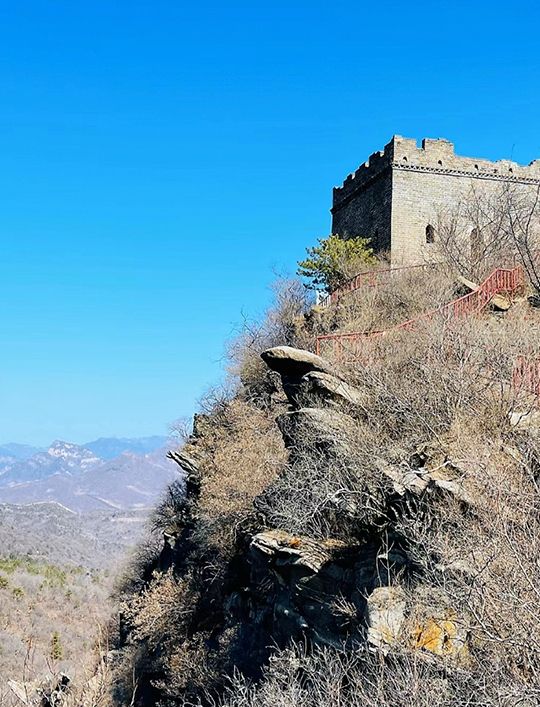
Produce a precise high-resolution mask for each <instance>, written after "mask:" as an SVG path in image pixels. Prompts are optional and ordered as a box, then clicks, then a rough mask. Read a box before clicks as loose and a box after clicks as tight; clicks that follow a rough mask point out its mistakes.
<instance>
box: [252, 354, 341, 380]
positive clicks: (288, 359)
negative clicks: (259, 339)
mask: <svg viewBox="0 0 540 707" xmlns="http://www.w3.org/2000/svg"><path fill="white" fill-rule="evenodd" d="M261 358H262V360H263V361H264V362H265V363H266V365H267V366H268V367H269V368H271V369H272V370H273V371H277V372H278V373H280V374H281V375H284V376H288V377H298V378H301V377H302V376H303V375H305V374H306V373H310V372H311V371H318V372H319V373H330V374H334V375H336V372H335V371H334V370H333V369H332V366H331V365H330V364H329V363H328V361H326V360H325V359H324V358H321V356H317V354H314V353H312V352H311V351H305V350H304V349H295V348H293V347H292V346H274V347H273V348H271V349H267V350H266V351H263V352H262V354H261Z"/></svg>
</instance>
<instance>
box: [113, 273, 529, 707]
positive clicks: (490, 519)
mask: <svg viewBox="0 0 540 707" xmlns="http://www.w3.org/2000/svg"><path fill="white" fill-rule="evenodd" d="M455 294H456V289H455V286H454V283H453V280H452V278H451V276H450V274H448V273H445V272H443V271H442V270H440V271H437V272H436V273H435V274H433V273H431V272H430V274H429V275H428V276H426V273H413V274H407V273H404V274H403V275H399V276H395V277H394V278H392V280H391V281H390V283H389V285H388V286H387V287H386V286H385V287H384V288H382V287H381V288H366V289H363V290H361V291H359V292H358V293H356V294H354V295H349V296H348V297H347V298H346V299H343V300H342V302H341V303H340V304H339V306H338V307H337V308H335V309H332V310H328V311H326V312H318V313H317V312H314V311H312V310H310V309H309V307H308V306H307V303H306V301H305V298H304V294H303V292H302V291H301V290H299V289H298V288H297V286H296V285H291V284H287V285H286V286H285V288H282V289H281V290H280V292H279V295H278V298H277V305H276V308H275V309H274V310H273V311H272V312H271V313H270V315H269V317H268V318H267V320H266V321H265V322H264V323H263V324H262V325H260V326H247V327H246V329H245V331H244V332H243V334H242V336H241V337H240V338H239V339H238V340H237V341H236V342H235V343H234V344H233V345H232V347H231V370H232V373H233V376H234V380H235V381H236V383H235V386H234V387H233V388H232V390H231V387H230V386H228V390H227V393H226V394H225V395H219V394H215V393H214V394H213V397H212V401H211V403H210V404H207V406H206V411H205V415H203V416H202V417H200V418H199V419H198V420H197V424H196V430H195V434H194V435H193V436H192V437H191V438H190V440H189V441H188V443H187V444H186V446H185V448H184V453H185V454H186V455H187V456H188V457H189V458H190V459H191V460H192V461H193V462H194V464H195V467H194V468H196V472H193V474H192V475H191V477H188V478H191V482H190V483H192V484H193V489H194V491H193V494H192V496H191V500H190V498H189V497H188V499H187V500H186V499H185V498H184V497H183V496H182V494H181V492H180V491H179V490H177V491H176V492H175V493H173V494H172V496H170V497H169V498H168V500H167V501H166V503H165V504H164V506H162V508H161V509H160V510H158V512H157V514H156V519H157V522H156V529H157V531H158V532H160V533H162V532H163V533H165V535H166V537H167V538H168V540H167V548H168V549H167V551H166V552H165V551H163V552H162V553H161V554H158V555H156V554H155V553H152V554H151V555H150V557H146V558H145V560H144V562H143V563H142V565H140V566H139V568H138V569H137V572H136V581H130V582H128V583H127V584H126V589H125V591H124V594H123V595H122V601H123V608H122V620H123V628H122V630H121V633H122V634H123V635H122V636H121V639H120V641H119V647H120V650H121V653H120V655H121V656H122V659H121V660H120V662H119V665H120V667H119V669H118V671H117V672H116V675H115V681H114V686H113V702H114V703H115V704H118V705H120V704H121V705H124V704H126V705H127V704H131V705H141V706H142V705H145V707H146V706H147V705H153V704H156V705H157V704H160V705H167V706H170V707H172V706H173V705H181V704H203V705H208V704H214V705H215V704H221V705H223V706H224V707H225V706H227V707H275V706H278V707H318V706H319V705H328V706H329V707H360V705H369V706H372V707H405V706H407V707H409V706H411V707H424V706H425V707H427V706H428V705H429V706H430V707H432V706H433V705H440V706H441V707H442V706H443V705H471V706H472V705H475V706H476V707H480V705H492V706H493V707H495V706H497V707H502V706H503V705H504V706H508V707H513V706H514V705H523V706H524V705H527V706H529V705H530V706H531V707H532V705H536V704H540V677H539V676H540V673H539V670H540V664H539V660H540V643H539V639H538V628H539V622H538V616H537V607H538V604H539V599H540V596H539V594H540V567H539V563H538V557H539V556H540V540H539V538H540V489H539V487H538V476H539V472H540V423H539V421H538V419H536V420H535V421H534V424H531V425H529V426H526V425H520V426H517V427H516V426H512V425H511V424H510V422H509V420H510V415H511V413H513V412H516V411H521V412H524V413H525V412H527V411H529V410H530V409H532V408H530V404H531V400H530V398H529V397H527V396H526V395H525V394H524V393H522V394H516V393H515V391H512V390H511V388H510V386H509V384H508V383H509V379H510V373H511V369H512V363H513V360H514V358H515V355H516V354H517V353H520V352H523V351H527V352H531V353H534V354H535V355H538V354H539V353H540V344H539V343H538V342H539V339H538V336H537V332H538V325H539V323H540V321H539V316H538V314H537V313H535V310H532V309H530V308H528V307H527V306H526V303H523V302H522V303H521V304H515V305H514V306H513V308H512V309H511V310H510V311H509V312H508V313H507V314H505V315H502V314H497V313H485V314H484V315H482V316H480V317H476V318H474V319H468V320H462V321H460V322H458V323H455V324H449V323H448V322H447V321H443V320H442V319H439V318H437V317H434V318H433V319H431V320H430V321H425V322H424V323H423V324H421V325H419V326H418V327H417V328H416V329H415V331H414V332H413V333H411V332H397V333H396V334H395V335H394V336H391V337H384V338H383V339H379V340H377V341H376V342H375V343H374V344H373V345H370V348H369V350H367V351H366V356H365V359H364V360H363V361H362V362H361V363H357V364H356V365H354V366H349V367H343V364H341V363H340V362H335V363H336V366H337V367H338V368H340V370H341V373H342V375H344V376H345V377H346V379H347V380H348V381H349V382H351V383H352V384H354V386H355V387H356V388H357V389H358V390H359V391H361V394H362V396H363V397H362V399H363V403H362V405H356V406H350V408H348V407H345V408H343V409H342V410H341V411H335V410H334V411H333V413H332V420H334V421H336V420H337V421H338V423H337V427H336V428H335V429H334V431H333V432H329V433H328V439H327V440H326V441H325V443H324V444H321V437H320V430H319V432H316V433H313V430H310V429H309V427H306V428H305V430H304V431H303V436H302V437H301V442H300V443H298V437H297V443H296V444H295V445H294V446H293V447H291V448H289V450H288V452H287V453H286V452H285V449H284V447H283V442H282V438H281V435H280V434H279V432H278V429H277V426H276V425H275V422H274V420H275V417H276V415H278V414H281V413H283V412H284V411H285V410H286V402H285V399H284V396H283V393H282V390H281V387H280V384H279V382H278V380H277V377H276V374H274V373H272V372H269V371H268V369H267V368H266V366H265V365H264V364H262V362H261V360H260V358H259V354H260V352H261V351H262V350H263V349H265V348H267V347H268V346H273V345H277V344H289V345H293V346H298V347H301V348H313V343H314V338H315V336H316V335H317V334H318V333H325V332H330V331H336V330H343V331H347V330H349V331H350V330H364V329H371V328H385V327H387V326H389V325H391V324H394V323H397V322H399V321H402V320H404V319H408V318H410V317H412V316H414V315H415V314H417V313H419V312H421V311H425V310H426V309H430V308H433V307H435V306H437V305H439V304H442V303H444V302H445V301H448V300H450V299H452V298H453V297H454V296H455ZM388 469H390V470H393V471H394V472H396V473H397V472H399V474H403V473H405V472H411V473H413V472H414V474H415V478H421V477H422V474H430V475H431V477H430V478H434V479H437V482H438V483H437V485H433V484H432V485H431V486H428V487H427V490H426V491H425V493H424V492H423V493H419V494H417V495H416V496H413V495H411V494H408V493H406V492H403V494H401V495H400V494H399V493H397V492H396V491H395V488H393V487H392V484H391V483H390V482H389V476H388V473H387V470H388ZM396 470H397V471H396ZM268 529H279V530H281V531H284V532H286V533H289V534H290V536H291V537H293V538H302V537H309V538H311V539H314V540H315V541H317V540H321V541H326V540H331V541H332V542H334V543H341V544H342V545H343V546H344V547H348V548H352V550H354V552H356V553H357V555H358V554H359V555H360V556H361V555H362V552H364V553H365V554H368V553H372V554H373V558H374V559H373V563H374V567H375V569H376V576H375V578H374V579H373V580H370V581H371V582H372V584H371V585H370V586H371V587H373V586H378V584H379V585H382V586H390V587H392V588H395V589H399V591H400V592H402V593H403V597H404V603H405V606H406V611H405V619H404V622H403V624H402V626H401V628H400V636H399V641H398V642H397V643H396V645H394V646H393V647H392V648H391V649H390V650H385V651H376V650H374V648H373V646H370V645H369V644H368V642H367V640H366V635H365V632H363V628H362V622H363V621H364V620H365V617H364V615H363V613H362V612H363V611H364V610H365V607H364V609H362V606H363V603H364V604H365V601H366V596H365V595H362V596H358V597H356V598H355V597H354V596H353V598H351V596H345V595H342V594H341V593H340V587H339V586H336V587H335V588H334V592H335V596H334V604H335V606H334V609H335V612H334V613H336V614H339V615H341V617H342V625H343V626H345V628H344V629H343V635H347V636H348V638H346V639H345V640H344V641H343V642H341V639H339V640H337V639H336V641H335V642H334V644H333V645H329V644H328V642H325V641H324V640H321V641H317V640H313V639H312V640H310V641H307V640H306V641H305V642H304V643H300V644H294V643H293V644H289V645H286V643H283V642H280V641H279V640H278V638H277V636H278V634H279V632H276V627H277V626H278V624H280V625H281V626H283V625H284V622H285V618H283V617H282V618H279V616H278V615H277V614H276V611H277V609H276V608H275V607H277V608H279V606H280V604H279V602H278V601H277V600H276V604H275V607H274V609H273V611H274V614H273V618H272V619H271V620H270V619H269V618H268V616H269V614H268V613H266V614H265V613H264V611H263V608H264V606H265V602H266V601H267V598H268V597H269V596H271V595H272V592H274V594H275V595H276V596H279V595H280V594H279V593H280V592H285V591H286V590H285V588H284V586H282V587H279V586H277V588H276V585H271V582H270V580H268V583H267V584H264V583H263V584H258V585H257V587H256V588H255V589H253V587H251V586H250V582H251V581H252V580H251V577H252V574H251V572H252V570H251V568H250V564H249V560H248V548H249V546H250V542H251V538H252V537H253V536H254V534H256V533H259V532H260V531H264V530H268ZM171 538H172V539H171ZM291 542H292V543H293V544H294V543H295V542H296V543H300V542H301V540H293V541H291ZM276 571H278V570H276ZM359 581H360V580H359ZM377 583H378V584H377ZM365 586H368V585H367V584H366V585H365ZM360 594H361V592H360ZM261 607H262V608H261ZM434 616H435V617H438V618H436V619H434V618H433V617H434ZM264 617H266V618H264ZM430 622H431V623H433V622H435V623H436V625H437V629H438V630H439V629H440V626H441V625H443V627H445V628H444V631H446V634H444V636H443V639H441V640H442V646H441V649H440V651H439V652H437V651H433V650H430V649H429V640H428V639H427V638H426V631H427V629H426V626H428V627H429V626H430ZM437 622H438V623H437ZM348 626H349V627H350V630H349V628H347V627H348ZM444 631H443V633H444ZM452 631H454V632H455V635H454V634H452ZM439 633H440V631H439ZM340 635H341V634H340ZM458 639H459V645H460V649H459V651H457V650H456V649H455V646H456V645H457V643H458Z"/></svg>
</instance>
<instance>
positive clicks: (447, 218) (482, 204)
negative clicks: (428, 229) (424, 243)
mask: <svg viewBox="0 0 540 707" xmlns="http://www.w3.org/2000/svg"><path fill="white" fill-rule="evenodd" d="M539 197H540V193H539V190H538V189H537V188H533V187H528V186H524V185H518V184H512V183H504V184H502V185H501V188H500V189H499V191H498V192H496V193H495V194H493V195H492V196H490V197H488V196H487V195H486V194H485V193H483V192H479V191H478V190H475V189H474V188H471V190H470V192H469V193H468V194H467V195H465V196H464V197H463V199H462V200H461V202H460V203H459V204H458V205H457V206H456V207H451V208H450V207H449V208H443V209H441V211H440V212H439V214H438V217H437V221H438V225H437V243H438V251H439V254H440V256H441V257H442V259H443V260H445V261H447V262H448V263H449V264H450V265H451V266H453V268H454V269H455V270H456V271H457V272H459V273H461V274H462V275H466V276H468V277H470V278H472V279H476V280H482V279H484V278H485V277H486V275H488V274H489V272H490V271H491V270H493V269H494V268H496V267H505V266H506V267H510V266H512V265H513V264H521V265H522V266H523V267H524V269H525V271H526V273H527V275H528V278H529V281H530V283H531V284H532V286H533V287H534V289H535V290H536V291H539V288H540V269H539V266H540V261H539V248H540V203H539Z"/></svg>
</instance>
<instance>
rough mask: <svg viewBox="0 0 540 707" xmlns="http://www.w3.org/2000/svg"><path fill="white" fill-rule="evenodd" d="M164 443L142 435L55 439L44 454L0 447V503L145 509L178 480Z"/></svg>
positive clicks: (76, 508) (80, 509) (82, 509)
mask: <svg viewBox="0 0 540 707" xmlns="http://www.w3.org/2000/svg"><path fill="white" fill-rule="evenodd" d="M166 443H167V438H165V437H145V438H140V439H117V438H102V439H98V440H95V441H94V442H89V443H88V444H86V445H84V446H82V445H77V444H72V443H70V442H63V441H60V440H57V441H55V442H53V443H52V444H51V446H50V447H49V448H48V449H47V450H35V449H33V448H28V447H26V446H25V445H17V444H6V445H2V447H0V503H10V504H23V505H24V504H29V503H43V502H56V503H60V504H62V505H63V506H65V507H66V508H68V509H70V510H72V511H75V512H89V511H97V510H105V509H115V510H136V509H144V508H150V507H152V506H153V505H154V504H155V503H156V500H157V498H158V497H159V495H160V494H161V493H162V492H163V491H164V489H165V488H166V486H167V485H168V484H170V483H171V482H172V481H173V480H175V479H178V478H179V474H178V467H177V466H176V464H174V463H173V462H171V461H170V460H168V459H167V458H166V451H167V446H166ZM172 446H174V445H172ZM30 450H32V451H33V453H32V454H29V452H30Z"/></svg>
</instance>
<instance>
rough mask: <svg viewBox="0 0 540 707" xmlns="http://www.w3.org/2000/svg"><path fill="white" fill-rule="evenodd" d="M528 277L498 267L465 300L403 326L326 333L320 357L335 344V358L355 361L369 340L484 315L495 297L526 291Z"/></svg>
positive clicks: (320, 340)
mask: <svg viewBox="0 0 540 707" xmlns="http://www.w3.org/2000/svg"><path fill="white" fill-rule="evenodd" d="M523 285H524V274H523V269H522V268H521V267H519V266H518V267H515V268H511V269H504V268H497V269H496V270H494V271H493V272H492V273H491V275H489V277H487V278H486V279H485V280H484V282H482V284H481V285H479V286H478V287H477V288H476V289H475V290H473V291H472V292H469V293H468V294H466V295H463V297H459V298H458V299H456V300H453V301H452V302H449V303H448V304H445V305H443V306H441V307H437V308H436V309H433V310H430V311H428V312H423V313H422V314H420V315H418V316H417V317H414V318H413V319H408V320H407V321H405V322H402V323H401V324H397V325H396V326H393V327H390V328H389V329H386V330H385V331H367V332H366V331H360V332H349V333H346V334H324V335H322V336H318V337H317V349H316V350H317V354H319V355H320V353H321V349H322V347H323V346H324V345H325V344H327V343H329V342H331V343H332V351H333V354H334V357H335V358H336V359H337V360H343V358H344V354H346V355H352V360H354V359H355V358H358V357H359V356H360V355H361V354H362V353H363V349H364V347H363V344H364V343H365V342H366V341H368V340H369V339H372V338H375V337H379V336H383V335H386V334H388V333H390V332H392V331H398V330H405V331H410V330H412V329H414V327H415V326H416V324H418V323H419V322H421V321H426V320H429V319H431V318H432V317H434V316H436V315H442V316H446V317H447V318H448V319H450V320H453V319H458V318H460V317H463V316H470V315H471V314H476V313H478V312H481V311H482V309H484V308H485V307H486V306H487V305H488V304H489V302H490V301H491V300H492V299H493V297H494V296H495V295H498V294H500V293H503V292H504V293H508V294H513V293H515V292H518V291H519V290H521V289H522V288H523Z"/></svg>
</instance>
